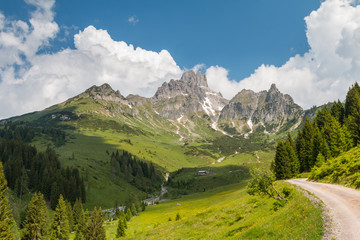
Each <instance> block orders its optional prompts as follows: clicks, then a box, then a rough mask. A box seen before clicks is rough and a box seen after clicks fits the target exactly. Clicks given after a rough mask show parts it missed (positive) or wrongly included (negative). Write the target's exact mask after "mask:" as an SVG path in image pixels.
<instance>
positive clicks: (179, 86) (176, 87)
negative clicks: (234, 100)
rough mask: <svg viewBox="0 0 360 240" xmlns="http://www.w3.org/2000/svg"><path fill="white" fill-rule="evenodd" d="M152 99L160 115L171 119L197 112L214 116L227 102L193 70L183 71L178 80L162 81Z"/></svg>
mask: <svg viewBox="0 0 360 240" xmlns="http://www.w3.org/2000/svg"><path fill="white" fill-rule="evenodd" d="M152 101H153V102H154V107H155V108H156V110H157V112H159V114H160V115H162V116H164V117H168V118H172V119H175V118H179V117H180V116H184V115H188V114H190V113H198V112H205V113H206V114H207V115H209V116H210V117H215V116H217V112H219V111H221V109H222V108H223V107H224V106H225V105H226V104H227V102H228V101H227V100H226V99H225V98H223V97H222V95H221V94H220V93H217V92H215V91H213V90H211V89H210V88H209V87H208V84H207V79H206V76H205V75H204V74H203V73H202V72H200V71H199V72H197V73H195V72H194V71H193V70H190V71H186V72H184V74H183V75H182V77H181V78H180V80H174V79H171V80H170V81H169V82H168V83H166V82H164V83H163V84H162V86H161V87H159V88H158V90H157V91H156V93H155V95H154V97H152Z"/></svg>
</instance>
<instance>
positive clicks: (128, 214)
mask: <svg viewBox="0 0 360 240" xmlns="http://www.w3.org/2000/svg"><path fill="white" fill-rule="evenodd" d="M131 218H132V213H131V210H130V208H126V213H125V219H126V221H130V219H131Z"/></svg>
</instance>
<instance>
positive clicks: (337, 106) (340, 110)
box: [330, 100, 345, 125]
mask: <svg viewBox="0 0 360 240" xmlns="http://www.w3.org/2000/svg"><path fill="white" fill-rule="evenodd" d="M330 114H331V115H332V116H333V117H334V118H335V119H336V120H337V121H338V122H339V123H340V124H341V125H342V124H344V118H345V108H344V106H343V104H342V103H341V102H340V100H338V101H337V102H334V104H333V105H332V106H331V108H330Z"/></svg>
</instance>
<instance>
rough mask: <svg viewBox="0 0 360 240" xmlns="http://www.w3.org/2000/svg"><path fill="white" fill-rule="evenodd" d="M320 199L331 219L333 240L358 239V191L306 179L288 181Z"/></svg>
mask: <svg viewBox="0 0 360 240" xmlns="http://www.w3.org/2000/svg"><path fill="white" fill-rule="evenodd" d="M288 182H289V183H292V184H295V185H297V186H299V187H301V188H303V189H305V190H308V191H309V192H311V193H313V194H314V195H316V196H317V197H318V198H320V199H321V200H322V201H323V202H324V204H325V205H326V206H325V207H326V208H327V210H328V212H329V215H330V216H331V218H332V232H333V236H334V237H335V239H341V240H342V239H344V240H345V239H346V240H352V239H357V240H359V239H360V191H358V190H354V189H351V188H347V187H343V186H339V185H333V184H325V183H317V182H309V181H306V179H294V180H289V181H288Z"/></svg>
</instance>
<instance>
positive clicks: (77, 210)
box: [73, 198, 84, 226]
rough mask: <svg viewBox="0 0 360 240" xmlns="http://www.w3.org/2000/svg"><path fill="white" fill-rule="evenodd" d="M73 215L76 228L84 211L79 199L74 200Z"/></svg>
mask: <svg viewBox="0 0 360 240" xmlns="http://www.w3.org/2000/svg"><path fill="white" fill-rule="evenodd" d="M73 214H74V226H76V225H77V224H78V223H79V221H80V220H81V218H83V215H84V209H83V206H82V202H81V200H80V199H79V198H77V199H76V201H75V203H74V206H73Z"/></svg>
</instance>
